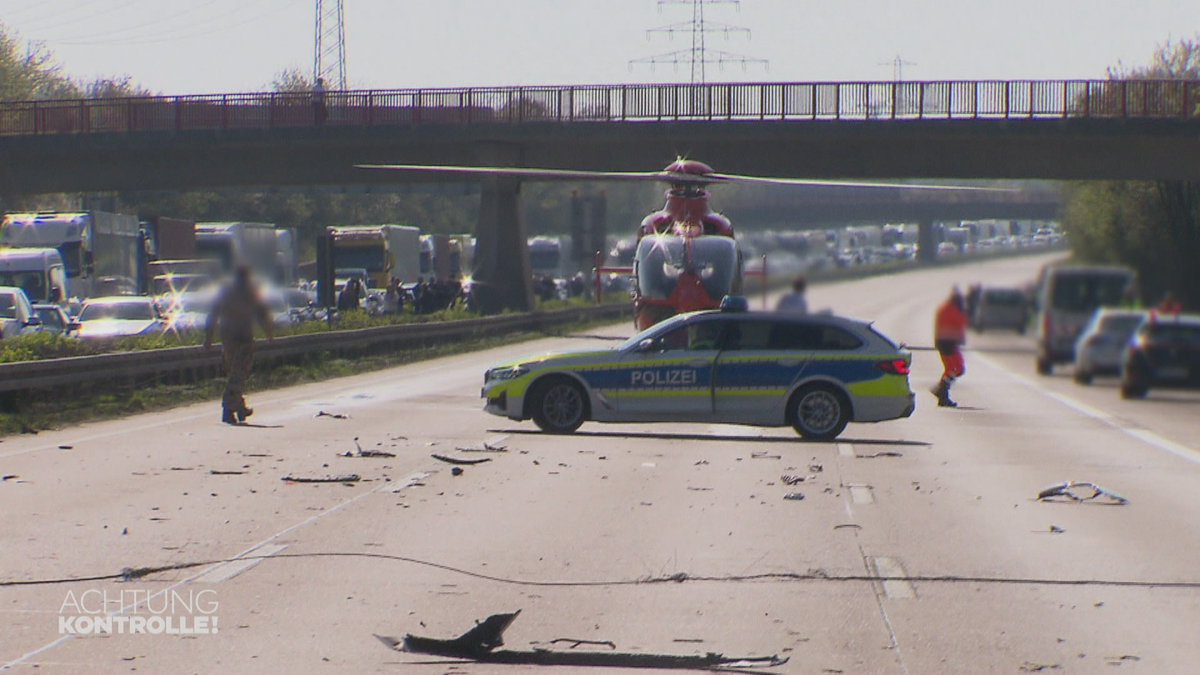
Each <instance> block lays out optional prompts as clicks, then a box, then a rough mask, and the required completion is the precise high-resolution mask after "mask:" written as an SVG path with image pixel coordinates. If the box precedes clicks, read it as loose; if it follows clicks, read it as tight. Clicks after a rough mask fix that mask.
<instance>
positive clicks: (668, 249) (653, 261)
mask: <svg viewBox="0 0 1200 675" xmlns="http://www.w3.org/2000/svg"><path fill="white" fill-rule="evenodd" d="M685 241H687V240H684V239H682V238H679V237H655V236H649V237H645V238H644V239H642V241H641V242H639V243H638V250H637V258H636V260H637V278H638V290H639V291H640V292H641V295H642V297H645V298H650V299H652V300H666V299H668V298H669V297H671V292H672V291H674V290H675V286H676V284H677V283H678V282H679V277H680V275H682V274H683V273H684V271H685V270H687V269H689V268H690V269H691V271H692V272H693V273H694V274H696V276H698V277H699V278H700V284H701V285H702V286H703V287H704V291H705V292H706V293H708V296H709V297H710V298H712V299H713V300H720V299H721V298H723V297H725V296H726V295H729V294H730V293H731V292H736V291H737V289H736V288H735V284H736V283H737V281H738V276H739V275H738V252H737V244H736V243H734V241H733V240H732V239H730V238H728V237H697V238H695V239H691V240H690V242H691V245H690V249H691V250H690V256H689V255H688V252H687V250H686V249H687V248H689V247H687V246H685ZM689 258H690V260H689Z"/></svg>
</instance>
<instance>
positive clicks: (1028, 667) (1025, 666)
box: [1021, 661, 1062, 673]
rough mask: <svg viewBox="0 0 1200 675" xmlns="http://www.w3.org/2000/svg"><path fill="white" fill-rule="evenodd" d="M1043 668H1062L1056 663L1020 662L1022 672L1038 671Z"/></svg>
mask: <svg viewBox="0 0 1200 675" xmlns="http://www.w3.org/2000/svg"><path fill="white" fill-rule="evenodd" d="M1044 670H1062V666H1060V665H1059V664H1057V663H1032V662H1030V661H1026V662H1025V663H1022V664H1021V672H1022V673H1040V672H1042V671H1044Z"/></svg>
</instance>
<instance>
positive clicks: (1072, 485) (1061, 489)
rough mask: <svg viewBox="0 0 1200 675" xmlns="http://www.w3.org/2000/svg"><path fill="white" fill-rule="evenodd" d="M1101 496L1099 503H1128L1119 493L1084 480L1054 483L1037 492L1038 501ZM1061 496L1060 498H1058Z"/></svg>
mask: <svg viewBox="0 0 1200 675" xmlns="http://www.w3.org/2000/svg"><path fill="white" fill-rule="evenodd" d="M1100 497H1103V498H1104V499H1103V500H1102V501H1100V502H1097V503H1100V504H1114V505H1118V506H1124V505H1126V504H1128V503H1129V500H1128V499H1126V498H1124V497H1122V496H1121V495H1119V494H1117V493H1115V492H1113V491H1111V490H1106V489H1104V488H1102V487H1100V486H1099V485H1096V484H1095V483H1088V482H1086V481H1073V480H1068V481H1063V482H1062V483H1055V484H1054V485H1050V486H1047V487H1045V488H1042V491H1041V492H1039V493H1038V495H1037V498H1038V501H1062V500H1065V501H1072V502H1087V501H1092V500H1094V499H1097V498H1100ZM1060 498H1061V499H1060Z"/></svg>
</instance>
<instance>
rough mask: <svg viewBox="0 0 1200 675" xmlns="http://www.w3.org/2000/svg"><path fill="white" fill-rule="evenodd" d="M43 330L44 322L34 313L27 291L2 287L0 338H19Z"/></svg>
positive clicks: (0, 291) (0, 292)
mask: <svg viewBox="0 0 1200 675" xmlns="http://www.w3.org/2000/svg"><path fill="white" fill-rule="evenodd" d="M41 328H42V320H41V319H40V318H38V315H37V313H36V312H34V311H33V305H32V304H30V303H29V296H27V295H25V291H23V290H21V289H20V288H17V287H16V286H0V337H2V338H4V339H8V338H14V337H19V336H21V335H27V334H29V333H36V332H38V331H39V330H41Z"/></svg>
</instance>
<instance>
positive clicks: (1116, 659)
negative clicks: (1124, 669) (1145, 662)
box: [1104, 654, 1142, 666]
mask: <svg viewBox="0 0 1200 675" xmlns="http://www.w3.org/2000/svg"><path fill="white" fill-rule="evenodd" d="M1141 660H1142V657H1140V656H1134V655H1133V654H1122V655H1120V656H1106V657H1104V662H1105V663H1107V664H1108V665H1110V666H1119V665H1121V664H1122V663H1124V662H1125V661H1141Z"/></svg>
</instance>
